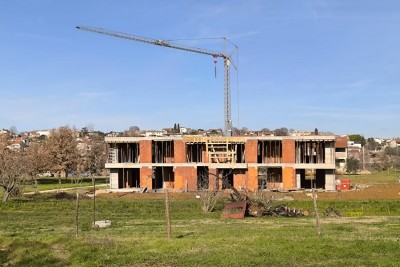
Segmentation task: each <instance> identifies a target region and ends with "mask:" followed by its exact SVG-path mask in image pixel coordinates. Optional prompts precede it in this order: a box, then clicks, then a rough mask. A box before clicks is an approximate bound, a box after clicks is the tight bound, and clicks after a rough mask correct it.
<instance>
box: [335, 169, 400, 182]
mask: <svg viewBox="0 0 400 267" xmlns="http://www.w3.org/2000/svg"><path fill="white" fill-rule="evenodd" d="M399 175H400V171H398V170H387V171H381V172H375V173H371V174H355V175H348V174H343V175H337V177H338V178H339V179H341V178H345V179H350V180H351V182H352V183H358V184H370V185H375V184H394V183H398V182H399Z"/></svg>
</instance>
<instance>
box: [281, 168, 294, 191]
mask: <svg viewBox="0 0 400 267" xmlns="http://www.w3.org/2000/svg"><path fill="white" fill-rule="evenodd" d="M282 178H283V179H282V180H283V188H295V187H296V172H295V170H294V169H293V168H289V167H286V168H283V170H282Z"/></svg>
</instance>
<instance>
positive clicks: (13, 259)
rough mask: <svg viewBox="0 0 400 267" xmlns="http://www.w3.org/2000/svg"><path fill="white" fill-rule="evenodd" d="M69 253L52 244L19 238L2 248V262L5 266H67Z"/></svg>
mask: <svg viewBox="0 0 400 267" xmlns="http://www.w3.org/2000/svg"><path fill="white" fill-rule="evenodd" d="M68 254H69V253H68V252H67V251H64V250H63V249H61V250H60V248H59V247H58V246H54V245H51V244H46V243H42V242H33V241H26V240H18V241H15V242H13V243H12V244H11V245H10V246H9V247H8V249H7V250H0V262H2V263H4V264H5V265H4V266H67V265H68V264H69V261H68Z"/></svg>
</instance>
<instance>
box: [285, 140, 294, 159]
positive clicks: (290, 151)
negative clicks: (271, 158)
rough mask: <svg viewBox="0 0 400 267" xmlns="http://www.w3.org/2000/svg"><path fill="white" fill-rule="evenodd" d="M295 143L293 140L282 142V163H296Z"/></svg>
mask: <svg viewBox="0 0 400 267" xmlns="http://www.w3.org/2000/svg"><path fill="white" fill-rule="evenodd" d="M295 159H296V155H295V141H294V140H293V139H284V140H282V163H295Z"/></svg>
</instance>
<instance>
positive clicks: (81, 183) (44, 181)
mask: <svg viewBox="0 0 400 267" xmlns="http://www.w3.org/2000/svg"><path fill="white" fill-rule="evenodd" d="M37 181H38V190H39V191H44V190H53V189H63V188H76V187H85V186H91V185H92V178H78V179H76V180H72V179H71V178H68V179H67V178H61V184H60V183H59V179H58V178H53V177H51V178H48V177H46V178H38V179H37ZM106 181H107V178H105V177H96V184H104V183H106ZM22 190H23V192H24V193H28V192H34V191H35V188H34V185H33V181H32V180H31V181H30V182H29V183H27V184H26V185H24V186H23V189H22Z"/></svg>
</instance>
